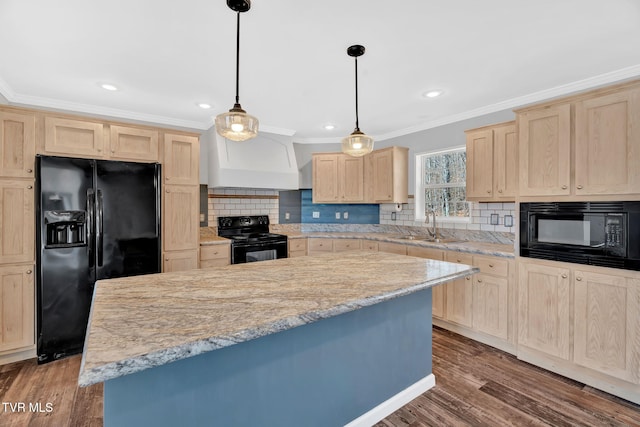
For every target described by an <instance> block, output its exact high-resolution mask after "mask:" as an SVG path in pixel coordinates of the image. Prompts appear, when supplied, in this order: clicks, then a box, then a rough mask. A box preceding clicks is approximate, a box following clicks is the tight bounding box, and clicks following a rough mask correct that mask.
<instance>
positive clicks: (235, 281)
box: [78, 251, 478, 386]
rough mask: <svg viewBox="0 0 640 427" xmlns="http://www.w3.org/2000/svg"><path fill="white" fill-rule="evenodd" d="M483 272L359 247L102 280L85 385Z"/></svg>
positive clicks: (82, 372) (87, 352)
mask: <svg viewBox="0 0 640 427" xmlns="http://www.w3.org/2000/svg"><path fill="white" fill-rule="evenodd" d="M327 266H331V268H327ZM476 272H478V269H477V268H473V267H470V266H466V265H461V264H452V263H447V262H442V261H434V260H427V259H420V258H414V257H406V256H402V255H395V254H388V253H380V252H365V251H357V252H347V253H345V252H342V253H327V254H323V255H319V256H313V257H300V258H285V259H279V260H273V261H263V262H258V263H248V264H238V265H230V266H226V267H220V268H215V269H205V270H191V271H185V272H175V273H164V274H152V275H146V276H136V277H127V278H121V279H110V280H101V281H98V282H97V284H96V289H95V293H94V299H93V304H92V309H91V316H90V320H89V327H88V331H87V339H86V341H85V349H84V352H83V355H82V366H81V369H80V376H79V379H78V383H79V384H80V385H82V386H85V385H89V384H94V383H98V382H102V381H106V380H109V379H112V378H116V377H119V376H123V375H128V374H132V373H135V372H139V371H141V370H144V369H147V368H151V367H154V366H160V365H164V364H167V363H170V362H173V361H176V360H180V359H185V358H188V357H191V356H195V355H198V354H201V353H204V352H208V351H212V350H216V349H219V348H223V347H227V346H231V345H233V344H236V343H240V342H243V341H248V340H251V339H255V338H258V337H261V336H264V335H268V334H273V333H276V332H280V331H284V330H287V329H290V328H294V327H296V326H300V325H304V324H307V323H311V322H315V321H317V320H320V319H324V318H329V317H333V316H337V315H339V314H342V313H345V312H349V311H352V310H357V309H359V308H361V307H366V306H370V305H373V304H377V303H380V302H382V301H386V300H389V299H392V298H395V297H398V296H402V295H407V294H410V293H413V292H416V291H418V290H421V289H425V288H428V287H431V286H434V285H438V284H441V283H444V282H447V281H450V280H454V279H457V278H460V277H464V276H467V275H470V274H473V273H476Z"/></svg>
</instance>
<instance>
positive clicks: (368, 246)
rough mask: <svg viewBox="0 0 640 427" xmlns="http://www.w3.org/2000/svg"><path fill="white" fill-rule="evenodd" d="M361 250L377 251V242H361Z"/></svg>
mask: <svg viewBox="0 0 640 427" xmlns="http://www.w3.org/2000/svg"><path fill="white" fill-rule="evenodd" d="M362 249H364V250H365V251H377V250H378V242H372V241H371V240H363V241H362Z"/></svg>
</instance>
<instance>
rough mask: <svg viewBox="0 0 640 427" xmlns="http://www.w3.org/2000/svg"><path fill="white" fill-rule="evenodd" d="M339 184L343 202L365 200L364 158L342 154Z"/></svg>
mask: <svg viewBox="0 0 640 427" xmlns="http://www.w3.org/2000/svg"><path fill="white" fill-rule="evenodd" d="M339 158H340V162H339V173H338V177H339V180H338V184H339V188H340V190H339V194H340V200H341V201H343V202H363V201H364V158H362V157H351V156H348V155H344V156H340V157H339Z"/></svg>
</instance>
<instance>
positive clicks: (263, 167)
mask: <svg viewBox="0 0 640 427" xmlns="http://www.w3.org/2000/svg"><path fill="white" fill-rule="evenodd" d="M208 136H209V138H204V139H205V140H204V141H202V142H201V143H205V144H209V145H208V147H207V150H206V151H207V152H208V160H209V162H208V165H207V166H208V169H209V173H208V184H209V187H210V188H220V187H234V188H269V189H278V190H297V189H298V188H299V171H298V164H297V162H296V155H295V152H294V151H293V141H292V137H291V136H287V135H277V134H269V133H264V132H261V133H259V134H258V136H257V137H255V138H254V139H250V140H248V141H243V142H235V141H231V140H228V139H226V138H223V137H222V136H220V135H218V134H217V133H216V132H215V129H211V130H210V131H209V133H208ZM207 140H208V141H207ZM203 151H204V150H203Z"/></svg>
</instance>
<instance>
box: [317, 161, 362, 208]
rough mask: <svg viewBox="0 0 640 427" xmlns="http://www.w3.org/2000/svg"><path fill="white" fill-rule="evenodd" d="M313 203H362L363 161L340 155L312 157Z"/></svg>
mask: <svg viewBox="0 0 640 427" xmlns="http://www.w3.org/2000/svg"><path fill="white" fill-rule="evenodd" d="M312 162H313V165H312V167H313V189H314V191H313V193H312V195H313V202H314V203H362V202H364V159H363V158H362V157H352V156H349V155H347V154H342V153H324V154H314V155H313V160H312Z"/></svg>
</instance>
